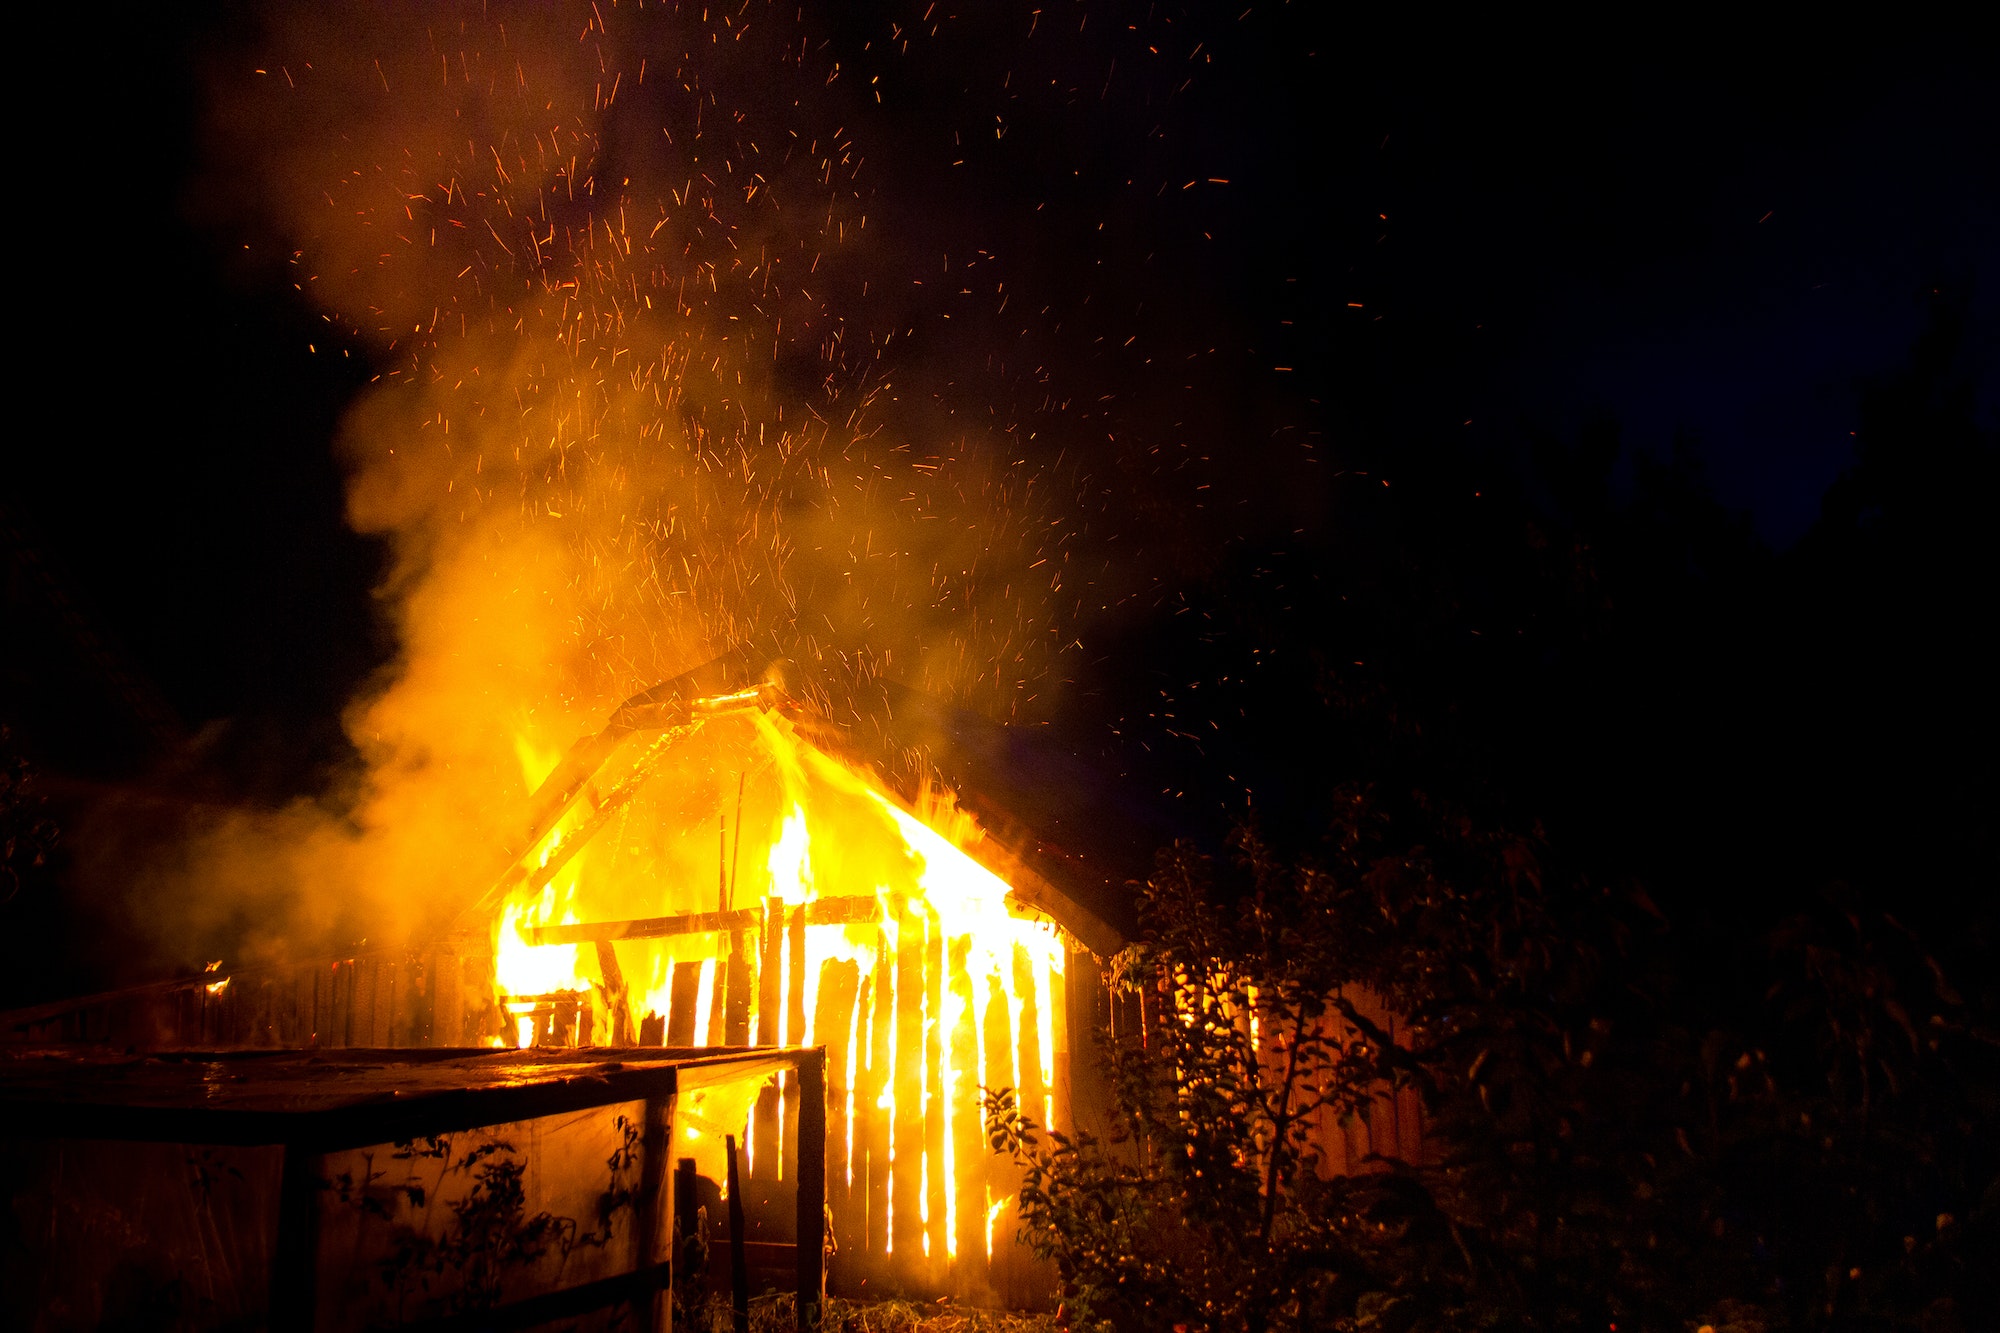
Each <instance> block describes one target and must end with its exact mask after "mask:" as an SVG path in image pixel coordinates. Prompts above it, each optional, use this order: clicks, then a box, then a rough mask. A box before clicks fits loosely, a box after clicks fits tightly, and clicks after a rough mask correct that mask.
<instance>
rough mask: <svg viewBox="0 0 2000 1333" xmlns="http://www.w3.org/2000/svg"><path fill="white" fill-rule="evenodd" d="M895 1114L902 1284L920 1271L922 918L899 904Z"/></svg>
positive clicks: (894, 1185) (896, 1226) (893, 1218)
mask: <svg viewBox="0 0 2000 1333" xmlns="http://www.w3.org/2000/svg"><path fill="white" fill-rule="evenodd" d="M892 1087H893V1088H894V1091H895V1099H896V1114H895V1122H894V1125H893V1127H892V1130H891V1132H892V1133H893V1134H894V1136H895V1137H894V1139H893V1140H892V1141H891V1143H890V1145H889V1146H890V1152H891V1154H892V1156H893V1161H894V1171H895V1174H894V1177H893V1179H892V1181H891V1184H890V1196H891V1198H890V1208H891V1210H892V1211H891V1214H890V1240H891V1243H892V1244H893V1245H894V1247H895V1264H894V1265H893V1267H894V1270H895V1271H896V1272H897V1273H900V1274H902V1275H904V1276H905V1278H906V1279H911V1278H915V1277H916V1276H917V1275H918V1274H920V1273H922V1271H923V1266H924V1211H923V1210H924V1188H923V1187H924V1176H923V1165H924V919H923V917H921V916H919V915H918V914H917V913H915V912H913V911H911V910H910V909H909V906H908V904H899V910H898V912H897V916H896V1067H895V1072H894V1081H893V1083H892Z"/></svg>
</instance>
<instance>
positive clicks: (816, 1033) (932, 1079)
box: [494, 713, 1069, 1288]
mask: <svg viewBox="0 0 2000 1333" xmlns="http://www.w3.org/2000/svg"><path fill="white" fill-rule="evenodd" d="M520 749H521V754H522V759H523V764H524V768H525V769H526V772H525V776H526V777H527V778H528V780H529V781H530V782H531V783H537V782H539V781H540V780H541V779H542V778H543V777H544V776H546V774H547V772H548V771H550V770H551V769H552V768H553V766H554V764H555V762H556V756H555V755H554V754H550V753H543V752H540V751H538V750H537V749H536V748H535V747H534V746H532V745H530V744H527V743H525V742H524V743H523V744H522V745H521V747H520ZM920 804H921V806H922V810H921V812H919V811H917V810H913V809H911V808H909V807H907V806H906V805H905V804H904V803H902V802H901V801H899V800H898V799H896V798H895V797H894V796H892V795H891V794H889V793H888V792H887V791H886V790H885V789H884V787H883V786H882V785H881V784H879V783H877V782H875V781H874V780H872V779H871V778H869V777H867V776H865V775H864V774H862V773H861V772H859V771H857V770H856V769H854V768H852V767H850V766H848V765H847V764H845V763H843V762H842V761H840V760H838V759H835V758H833V757H831V756H829V755H828V754H827V753H825V752H823V751H822V750H820V749H818V748H815V747H814V746H812V745H811V744H809V743H807V742H805V741H804V740H802V739H801V738H800V737H799V736H798V735H797V734H796V733H795V731H794V730H793V728H792V726H791V724H790V723H789V722H788V721H787V720H785V719H784V718H783V717H781V716H778V715H775V714H771V713H749V714H743V715H737V716H733V717H726V718H720V719H715V720H711V721H709V722H708V723H706V724H705V725H704V726H703V727H702V728H701V729H700V730H698V731H695V732H693V733H692V734H679V735H674V736H672V737H671V738H667V739H662V738H655V737H634V738H630V739H628V740H627V741H626V742H625V743H624V745H623V746H622V747H621V749H620V751H618V752H617V753H615V754H614V755H613V756H612V758H611V760H610V761H609V762H608V763H607V764H606V765H605V766H604V769H603V770H602V771H601V773H600V775H599V782H598V785H597V786H596V787H595V788H593V789H592V790H591V791H590V792H588V793H587V794H586V796H585V798H584V799H583V800H581V801H579V802H578V803H577V805H576V806H575V807H573V808H572V809H571V810H570V811H569V812H568V813H566V814H565V815H564V817H563V819H562V821H561V822H560V823H559V824H558V825H557V826H556V828H555V829H554V830H553V831H552V832H551V833H550V834H549V835H548V836H547V837H546V838H544V839H543V841H542V843H541V844H540V845H538V846H537V847H536V848H534V849H533V850H532V851H531V852H530V853H529V855H528V857H527V858H526V860H527V864H528V866H529V867H541V868H546V867H548V866H551V865H558V864H559V865H560V869H559V871H558V872H557V873H556V874H554V875H553V876H552V877H546V878H547V882H546V883H545V884H541V885H539V886H537V884H536V881H537V880H538V879H541V878H544V877H545V876H544V875H540V874H533V873H531V874H530V876H529V878H528V879H527V880H526V881H525V882H524V883H523V884H522V885H520V886H519V887H518V888H517V889H516V890H515V892H514V893H513V895H512V896H511V897H510V898H509V899H508V900H507V901H506V902H505V903H504V904H503V905H502V908H501V911H500V914H499V917H498V919H497V921H496V922H495V925H494V930H495V939H494V945H495V949H494V957H495V981H496V986H497V988H498V991H499V1000H500V1002H501V1003H502V1005H503V1006H505V1007H506V1009H507V1010H508V1012H509V1013H510V1014H512V1015H513V1023H514V1028H515V1031H514V1037H515V1040H516V1041H517V1042H518V1043H519V1044H522V1045H528V1044H533V1043H536V1042H546V1041H571V1042H574V1041H589V1042H595V1043H599V1044H609V1043H612V1042H614V1041H622V1040H627V1039H630V1038H632V1037H637V1038H638V1039H641V1040H646V1041H653V1042H660V1041H664V1043H665V1044H668V1045H693V1046H709V1045H722V1044H743V1043H746V1042H747V1043H750V1044H783V1045H824V1046H826V1047H827V1048H828V1079H827V1081H828V1098H829V1102H830V1105H829V1107H828V1126H829V1137H830V1139H831V1140H832V1141H831V1142H829V1144H828V1154H827V1157H828V1169H829V1196H830V1198H831V1200H832V1206H833V1211H834V1215H835V1216H834V1222H835V1230H836V1234H837V1236H838V1237H839V1241H840V1244H841V1246H842V1248H843V1250H844V1251H847V1252H848V1253H850V1254H854V1255H857V1256H858V1255H861V1254H866V1255H869V1256H872V1257H874V1258H877V1259H878V1260H880V1261H882V1262H884V1263H886V1264H888V1265H890V1266H891V1267H892V1269H893V1271H895V1272H898V1273H901V1274H903V1275H905V1276H906V1277H920V1278H921V1279H924V1280H927V1281H928V1282H929V1283H931V1284H941V1285H952V1286H958V1287H961V1288H969V1287H972V1286H975V1285H977V1283H978V1281H979V1279H980V1278H981V1277H983V1270H984V1267H985V1265H986V1264H987V1262H988V1260H989V1257H990V1256H991V1255H992V1254H993V1250H994V1242H995V1239H996V1236H997V1237H998V1238H999V1240H1000V1243H1001V1245H1002V1247H1003V1248H1005V1247H1008V1246H1009V1245H1010V1238H1011V1233H1012V1229H1013V1224H1012V1216H1011V1214H1012V1208H1011V1203H1012V1198H1011V1196H1012V1191H1013V1182H1012V1181H1011V1180H1010V1179H1007V1178H1006V1177H1005V1175H1004V1173H1003V1171H1002V1169H1001V1168H1000V1167H999V1166H997V1165H996V1164H993V1163H990V1162H989V1161H988V1160H987V1155H986V1152H985V1148H984V1142H983V1134H982V1127H981V1121H980V1112H979V1095H980V1090H981V1089H989V1088H1001V1087H1015V1088H1018V1089H1020V1090H1021V1092H1022V1094H1023V1097H1024V1099H1025V1100H1026V1102H1027V1104H1028V1105H1029V1106H1031V1107H1035V1108H1037V1109H1038V1110H1039V1111H1040V1116H1039V1118H1040V1119H1041V1120H1042V1121H1043V1122H1044V1123H1046V1124H1051V1125H1061V1124H1063V1123H1064V1122H1065V1121H1066V1119H1067V1116H1068V1109H1067V1106H1066V1105H1065V1104H1064V1103H1066V1101H1067V1095H1066V1094H1067V1082H1068V1078H1067V1074H1068V1068H1067V1066H1068V1044H1069V1043H1068V1034H1067V1023H1066V1014H1065V1005H1066V989H1067V987H1066V981H1067V978H1066V970H1067V963H1066V947H1065V942H1064V939H1063V937H1062V936H1061V934H1060V933H1059V932H1058V930H1057V929H1056V928H1055V927H1054V926H1053V925H1052V924H1051V923H1049V922H1047V921H1044V920H1038V919H1034V918H1033V917H1032V916H1030V915H1028V914H1027V913H1026V912H1025V911H1024V909H1022V908H1020V907H1019V906H1012V907H1010V904H1009V901H1008V895H1009V885H1008V883H1007V881H1006V880H1005V879H1003V878H1002V877H1001V876H1000V875H998V874H996V873H994V871H993V870H991V869H988V868H987V866H985V865H983V864H981V862H980V861H979V860H978V859H976V858H975V857H974V856H973V855H971V854H970V853H969V852H968V850H967V848H968V847H969V848H973V849H975V850H976V849H979V848H980V847H981V842H982V838H981V835H980V832H979V830H978V828H977V825H976V824H975V823H974V822H973V821H972V820H970V819H969V818H968V817H966V816H964V815H963V814H961V813H959V812H957V811H956V810H955V809H953V808H952V806H951V805H950V803H949V802H948V801H942V800H926V801H923V802H921V803H920ZM579 839H581V840H582V841H581V844H580V845H577V844H578V840H579ZM551 927H567V928H568V929H566V930H550V929H549V928H551ZM593 935H594V936H596V937H597V938H591V936H593ZM551 936H555V937H556V940H555V942H551V939H550V937H551ZM609 936H619V937H618V938H608V937H609ZM607 955H608V956H607ZM621 1010H622V1011H623V1012H621ZM559 1014H560V1015H564V1016H565V1019H563V1020H559V1019H558V1017H557V1016H558V1015H559ZM568 1015H573V1018H572V1017H567V1016H568ZM796 1096H797V1092H796V1089H794V1088H789V1087H785V1086H782V1085H781V1086H780V1087H779V1088H777V1089H774V1090H769V1091H767V1092H766V1094H765V1095H764V1097H763V1099H762V1100H761V1101H760V1103H759V1104H758V1106H757V1107H756V1108H755V1110H754V1112H752V1113H751V1114H750V1115H749V1117H748V1120H749V1123H748V1124H747V1126H742V1125H737V1126H730V1125H727V1124H725V1123H724V1122H725V1121H727V1120H728V1119H729V1116H730V1113H729V1112H727V1111H725V1110H724V1109H723V1108H719V1107H718V1108H710V1111H709V1114H708V1115H706V1116H705V1117H704V1119H703V1122H702V1123H703V1124H705V1125H707V1126H708V1129H709V1130H710V1131H712V1133H711V1134H710V1135H709V1137H718V1136H719V1135H720V1134H721V1133H725V1132H738V1133H742V1134H743V1135H744V1138H745V1146H746V1150H747V1154H748V1157H749V1171H750V1175H751V1176H752V1177H753V1178H763V1179H774V1178H778V1177H781V1176H782V1174H783V1170H784V1167H783V1162H784V1156H785V1144H784V1136H785V1134H786V1132H787V1126H788V1125H789V1124H792V1123H795V1118H796V1101H795V1099H796ZM735 1114H736V1115H737V1116H739V1117H740V1116H741V1114H742V1108H739V1109H737V1110H736V1111H735ZM687 1132H688V1133H689V1134H690V1136H691V1137H692V1138H700V1137H702V1136H703V1134H704V1131H703V1130H702V1129H700V1128H698V1127H694V1126H693V1125H690V1126H689V1128H688V1131H687ZM690 1146H691V1147H692V1146H693V1145H692V1144H691V1145H690ZM700 1146H701V1147H702V1148H704V1149H707V1150H709V1151H714V1150H715V1149H716V1148H719V1143H716V1144H708V1143H703V1144H701V1145H700ZM704 1169H705V1170H708V1169H709V1168H708V1167H704ZM717 1174H719V1172H718V1173H717ZM954 1275H956V1278H957V1279H958V1280H950V1281H948V1279H952V1278H953V1277H954Z"/></svg>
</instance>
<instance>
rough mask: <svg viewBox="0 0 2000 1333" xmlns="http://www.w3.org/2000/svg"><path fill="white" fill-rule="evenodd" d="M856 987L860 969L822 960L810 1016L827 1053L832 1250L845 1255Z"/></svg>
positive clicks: (848, 1224) (840, 961)
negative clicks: (850, 1051) (850, 1055)
mask: <svg viewBox="0 0 2000 1333" xmlns="http://www.w3.org/2000/svg"><path fill="white" fill-rule="evenodd" d="M860 981H861V969H860V968H859V967H858V966H857V965H855V964H854V963H853V962H852V961H850V960H848V959H845V958H829V959H827V960H826V962H825V963H824V964H822V965H821V967H820V973H819V996H818V999H817V1001H816V1002H815V1004H814V1012H813V1040H814V1041H815V1042H817V1043H818V1044H819V1045H821V1046H823V1047H825V1048H826V1204H827V1211H828V1212H829V1213H830V1214H831V1215H832V1217H833V1222H832V1225H833V1234H834V1248H835V1249H836V1250H844V1249H846V1247H847V1245H848V1242H849V1238H850V1236H851V1235H852V1230H851V1219H849V1217H848V1216H847V1209H848V1192H847V1175H848V1158H847V1133H848V1118H847V1098H848V1092H849V1083H848V1072H847V1055H848V1049H849V1046H850V1042H849V1040H848V1036H849V1030H850V1028H851V1027H852V1023H853V1018H854V996H855V991H856V990H857V989H859V986H860Z"/></svg>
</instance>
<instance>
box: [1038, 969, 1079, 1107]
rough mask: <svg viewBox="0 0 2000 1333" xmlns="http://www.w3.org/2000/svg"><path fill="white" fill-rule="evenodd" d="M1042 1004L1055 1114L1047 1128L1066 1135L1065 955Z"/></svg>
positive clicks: (1070, 1098) (1070, 1088) (1071, 1095)
mask: <svg viewBox="0 0 2000 1333" xmlns="http://www.w3.org/2000/svg"><path fill="white" fill-rule="evenodd" d="M1042 1002H1043V1003H1044V1004H1046V1005H1048V1006H1049V1041H1050V1043H1051V1044H1052V1045H1053V1046H1054V1048H1055V1049H1054V1050H1053V1051H1052V1052H1051V1054H1050V1061H1049V1063H1050V1064H1051V1065H1052V1066H1053V1069H1052V1071H1051V1072H1052V1073H1053V1074H1054V1075H1055V1086H1054V1087H1052V1088H1050V1089H1049V1091H1050V1092H1051V1093H1052V1094H1053V1095H1054V1103H1055V1114H1054V1115H1053V1116H1052V1117H1051V1118H1050V1121H1049V1128H1050V1129H1059V1130H1061V1131H1062V1132H1063V1133H1065V1134H1068V1133H1070V1132H1071V1131H1073V1130H1074V1129H1075V1128H1076V1110H1075V1106H1074V1102H1075V1091H1076V1090H1075V1085H1074V1083H1073V1082H1072V1079H1071V1075H1070V1045H1069V958H1068V955H1067V953H1065V955H1064V958H1063V970H1062V971H1061V972H1060V973H1052V974H1051V975H1050V976H1049V978H1048V986H1047V988H1046V992H1045V993H1044V995H1043V996H1042Z"/></svg>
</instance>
